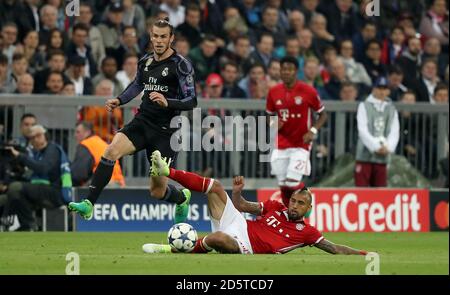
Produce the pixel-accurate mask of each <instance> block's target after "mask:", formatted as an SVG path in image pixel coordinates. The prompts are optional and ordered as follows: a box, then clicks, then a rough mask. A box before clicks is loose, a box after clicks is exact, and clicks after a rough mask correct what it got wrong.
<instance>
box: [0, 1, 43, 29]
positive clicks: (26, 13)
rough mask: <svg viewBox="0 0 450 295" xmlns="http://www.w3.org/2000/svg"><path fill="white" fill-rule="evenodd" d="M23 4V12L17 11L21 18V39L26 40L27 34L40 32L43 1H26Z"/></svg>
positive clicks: (19, 23) (19, 22)
mask: <svg viewBox="0 0 450 295" xmlns="http://www.w3.org/2000/svg"><path fill="white" fill-rule="evenodd" d="M23 2H24V3H23V10H18V11H16V12H17V13H19V14H20V16H21V17H20V19H19V21H18V25H19V37H20V38H24V37H25V35H26V32H29V31H35V32H39V30H40V23H39V22H40V20H39V5H40V2H41V1H40V0H26V1H23ZM0 26H1V25H0Z"/></svg>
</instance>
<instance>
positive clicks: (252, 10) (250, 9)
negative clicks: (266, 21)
mask: <svg viewBox="0 0 450 295" xmlns="http://www.w3.org/2000/svg"><path fill="white" fill-rule="evenodd" d="M242 4H243V8H244V14H243V15H244V18H245V19H246V21H247V23H248V24H249V25H250V27H252V28H256V26H257V25H258V24H259V23H260V22H261V8H260V7H259V6H257V5H256V0H243V1H242Z"/></svg>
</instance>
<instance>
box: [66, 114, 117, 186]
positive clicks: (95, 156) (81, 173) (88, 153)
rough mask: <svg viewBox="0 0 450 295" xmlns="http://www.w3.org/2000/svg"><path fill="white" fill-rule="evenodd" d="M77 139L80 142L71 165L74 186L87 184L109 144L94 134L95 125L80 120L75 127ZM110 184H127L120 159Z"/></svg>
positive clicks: (115, 166)
mask: <svg viewBox="0 0 450 295" xmlns="http://www.w3.org/2000/svg"><path fill="white" fill-rule="evenodd" d="M75 139H76V141H77V143H78V145H77V148H76V152H75V157H74V159H73V161H72V163H71V165H70V170H71V172H72V183H73V185H74V186H86V185H87V184H88V182H89V180H90V179H91V177H92V175H93V174H94V172H95V170H96V169H97V166H98V164H99V163H100V159H101V157H102V155H103V153H104V152H105V150H106V148H107V147H108V144H107V143H106V142H105V141H104V140H103V139H101V138H100V137H99V136H98V135H95V134H94V130H93V126H92V124H91V123H89V122H79V123H77V125H76V127H75ZM110 184H115V185H118V186H120V187H124V186H125V178H124V177H123V174H122V169H121V168H120V165H119V161H116V164H115V165H114V169H113V174H112V177H111V181H110Z"/></svg>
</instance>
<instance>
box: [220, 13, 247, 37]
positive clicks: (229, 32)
mask: <svg viewBox="0 0 450 295" xmlns="http://www.w3.org/2000/svg"><path fill="white" fill-rule="evenodd" d="M227 12H232V13H229V15H231V16H230V17H228V18H227V16H225V18H226V20H225V23H224V24H223V29H224V31H225V34H226V39H227V40H235V39H236V38H237V37H239V36H244V35H248V31H249V29H248V26H247V24H246V23H245V20H244V18H242V17H241V16H240V15H239V11H238V10H237V9H236V8H234V7H228V8H227V10H226V11H225V13H227Z"/></svg>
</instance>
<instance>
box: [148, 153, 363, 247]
mask: <svg viewBox="0 0 450 295" xmlns="http://www.w3.org/2000/svg"><path fill="white" fill-rule="evenodd" d="M151 175H153V176H155V175H157V176H167V177H169V178H170V179H173V180H175V181H177V182H178V183H180V184H181V185H183V186H184V187H186V188H188V189H190V190H193V191H198V192H203V193H205V194H206V195H207V198H208V209H209V212H210V217H211V228H212V233H211V234H208V235H206V236H205V237H202V238H199V239H198V240H197V242H196V244H195V247H194V249H193V250H192V252H191V253H207V252H209V251H212V250H213V249H214V250H216V251H217V252H220V253H241V254H280V253H287V252H289V251H292V250H294V249H296V248H299V247H305V246H315V247H317V248H319V249H321V250H324V251H326V252H328V253H332V254H356V255H365V254H367V252H366V251H363V250H357V249H353V248H350V247H347V246H344V245H337V244H334V243H332V242H330V241H328V240H326V239H325V238H324V237H323V236H322V234H321V233H320V232H319V231H318V230H317V229H316V228H315V227H313V226H311V225H309V224H308V223H306V222H305V221H304V219H303V216H304V215H305V214H306V212H307V211H309V210H311V201H312V199H311V198H312V196H311V192H310V191H309V190H308V189H307V188H306V187H304V188H302V189H298V190H297V191H295V192H294V193H293V194H292V196H291V198H290V199H289V204H288V205H289V206H288V207H286V206H284V205H283V204H281V203H280V202H277V201H272V200H269V201H265V202H261V203H257V202H249V201H247V200H245V199H244V198H243V197H242V195H241V192H242V189H243V188H244V178H243V177H242V176H237V177H235V178H234V180H233V194H232V199H231V198H230V197H229V196H228V194H227V192H226V191H225V189H224V188H223V186H222V185H221V184H220V182H219V181H217V180H215V179H212V178H206V177H202V176H199V175H197V174H195V173H191V172H187V171H182V170H176V169H173V168H170V166H169V163H167V161H166V159H163V158H161V154H160V153H159V151H155V152H153V154H152V167H151ZM241 212H248V213H251V214H254V215H256V216H257V218H256V220H254V221H252V220H246V219H245V218H244V216H243V215H242V213H241ZM143 250H144V251H145V252H147V253H169V252H171V248H170V246H169V245H160V244H145V245H144V246H143Z"/></svg>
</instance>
